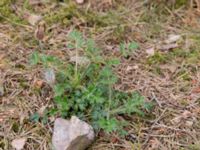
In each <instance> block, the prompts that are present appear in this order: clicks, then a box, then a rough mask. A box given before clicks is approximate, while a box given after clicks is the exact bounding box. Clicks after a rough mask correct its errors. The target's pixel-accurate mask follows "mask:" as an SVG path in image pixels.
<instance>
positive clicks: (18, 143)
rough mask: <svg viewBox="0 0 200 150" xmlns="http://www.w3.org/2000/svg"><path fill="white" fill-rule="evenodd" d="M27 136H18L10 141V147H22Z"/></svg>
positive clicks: (19, 149)
mask: <svg viewBox="0 0 200 150" xmlns="http://www.w3.org/2000/svg"><path fill="white" fill-rule="evenodd" d="M26 140H27V138H18V139H14V140H13V141H12V143H11V145H12V147H13V148H15V149H16V150H22V149H23V148H24V145H25V143H26Z"/></svg>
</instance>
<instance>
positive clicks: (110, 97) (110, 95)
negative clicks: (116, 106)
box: [107, 84, 112, 120]
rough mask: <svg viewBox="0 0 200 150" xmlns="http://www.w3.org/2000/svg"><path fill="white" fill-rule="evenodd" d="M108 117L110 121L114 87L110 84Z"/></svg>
mask: <svg viewBox="0 0 200 150" xmlns="http://www.w3.org/2000/svg"><path fill="white" fill-rule="evenodd" d="M108 88H109V89H108V115H107V120H109V119H110V107H111V102H112V85H111V84H109V86H108Z"/></svg>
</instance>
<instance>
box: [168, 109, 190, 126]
mask: <svg viewBox="0 0 200 150" xmlns="http://www.w3.org/2000/svg"><path fill="white" fill-rule="evenodd" d="M192 115H193V114H192V113H191V112H190V111H188V110H185V111H184V112H183V113H182V114H180V115H177V116H176V117H175V118H174V119H172V120H171V122H172V123H173V124H178V123H180V122H181V121H182V120H185V119H187V118H189V117H192Z"/></svg>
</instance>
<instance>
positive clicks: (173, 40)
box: [165, 34, 181, 44]
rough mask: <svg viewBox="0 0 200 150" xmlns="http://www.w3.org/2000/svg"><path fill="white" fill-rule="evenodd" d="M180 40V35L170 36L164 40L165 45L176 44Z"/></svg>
mask: <svg viewBox="0 0 200 150" xmlns="http://www.w3.org/2000/svg"><path fill="white" fill-rule="evenodd" d="M180 38H181V36H180V35H175V34H170V35H169V36H168V39H166V40H165V43H167V44H170V43H174V42H177V41H178V40H179V39H180Z"/></svg>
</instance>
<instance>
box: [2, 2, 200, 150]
mask: <svg viewBox="0 0 200 150" xmlns="http://www.w3.org/2000/svg"><path fill="white" fill-rule="evenodd" d="M27 2H28V4H25V2H23V1H21V0H19V1H17V2H15V3H10V2H8V6H7V7H8V8H6V9H9V10H11V12H12V13H11V14H12V15H14V16H15V17H14V18H16V17H18V18H19V19H20V20H21V21H16V20H15V19H13V17H12V15H10V16H9V15H8V13H6V10H3V9H2V10H1V8H0V104H1V105H0V123H1V125H0V149H5V150H11V149H12V147H11V142H12V140H14V139H17V138H20V137H26V138H27V141H26V143H25V147H24V149H26V150H36V149H41V150H50V149H51V147H52V145H51V136H52V130H53V129H52V125H53V121H54V119H55V118H49V122H48V123H47V124H45V125H44V124H42V123H41V122H37V123H35V122H33V121H31V119H30V116H32V115H33V114H34V113H35V112H39V114H41V115H42V113H43V111H44V109H45V108H47V107H50V106H52V105H54V103H53V100H52V98H53V92H52V89H51V87H50V86H49V85H48V84H47V83H46V82H45V80H44V77H43V71H44V70H43V68H42V66H40V65H37V66H32V65H31V64H30V55H31V54H32V53H33V52H34V51H42V52H43V53H46V54H49V55H52V56H57V57H59V58H60V59H61V60H63V61H66V60H69V58H68V57H69V50H68V49H67V47H66V43H67V41H66V39H67V38H66V36H67V34H68V33H69V32H70V31H71V30H72V29H73V28H76V29H78V30H80V31H81V32H82V33H83V34H84V36H85V37H92V38H93V39H94V40H95V41H96V42H97V44H98V45H99V47H100V48H101V49H102V50H103V51H104V54H105V56H108V57H110V56H117V57H119V58H120V61H121V63H120V65H119V66H117V67H116V68H114V70H115V72H116V73H117V75H118V76H119V82H118V83H117V84H116V85H115V89H117V90H120V91H126V92H130V91H138V92H139V93H140V94H141V95H143V96H144V97H145V99H146V101H148V102H151V103H152V104H154V105H153V109H152V110H151V111H149V112H146V115H145V117H139V116H136V115H132V116H131V117H128V116H124V118H126V119H127V120H128V121H129V123H130V125H129V126H128V127H127V128H126V130H127V131H128V135H127V136H126V137H120V136H118V135H117V134H115V133H113V134H111V135H107V134H105V133H104V132H103V131H102V132H99V133H98V135H97V140H96V141H95V143H94V144H93V145H92V146H91V148H90V149H94V150H102V149H103V150H106V149H108V150H111V149H114V150H118V149H119V150H180V149H182V150H189V149H190V150H198V149H200V120H199V119H200V117H199V116H200V101H199V100H200V71H199V69H200V52H199V49H200V44H199V41H200V36H199V33H200V21H199V20H200V13H199V12H200V8H199V6H198V3H197V2H198V1H191V3H187V4H185V5H182V6H180V7H177V5H175V4H173V3H171V2H166V3H164V2H156V1H154V2H149V3H144V2H141V1H140V0H127V1H122V0H116V1H112V0H101V1H99V0H89V1H87V2H84V3H83V4H81V5H80V4H77V3H75V2H74V1H70V2H66V3H63V2H50V3H49V2H43V1H40V0H37V1H35V2H33V0H29V1H27ZM175 6H176V7H175ZM2 8H3V7H2ZM65 8H67V9H65ZM69 9H70V10H69ZM67 10H69V11H68V12H67ZM27 12H28V13H29V14H35V15H38V16H39V15H40V16H42V17H43V18H42V20H38V22H37V20H32V22H34V24H35V25H34V24H30V21H29V19H30V16H29V17H28V18H27V15H25V14H27ZM52 16H53V17H52ZM32 19H33V18H32ZM32 22H31V23H32ZM35 22H37V23H35ZM41 22H42V23H41ZM40 25H44V30H45V31H44V33H43V28H42V27H41V26H40ZM39 31H40V32H41V34H44V35H42V37H41V38H39V39H38V37H37V34H36V32H39ZM169 35H180V37H181V38H180V39H179V40H178V41H175V43H176V45H175V47H169V46H170V45H167V44H166V43H165V42H164V41H165V40H166V39H167V38H168V36H169ZM38 40H41V42H38ZM121 41H125V42H129V41H136V42H137V43H138V44H139V49H138V50H136V51H135V52H133V53H131V54H130V56H128V57H123V56H121V55H120V52H119V43H120V42H121ZM40 44H42V45H40ZM163 46H165V47H166V46H168V47H169V48H167V49H165V50H163V49H162V48H161V47H163ZM149 48H151V52H148V49H149ZM152 53H153V54H152ZM119 117H121V116H119Z"/></svg>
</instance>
